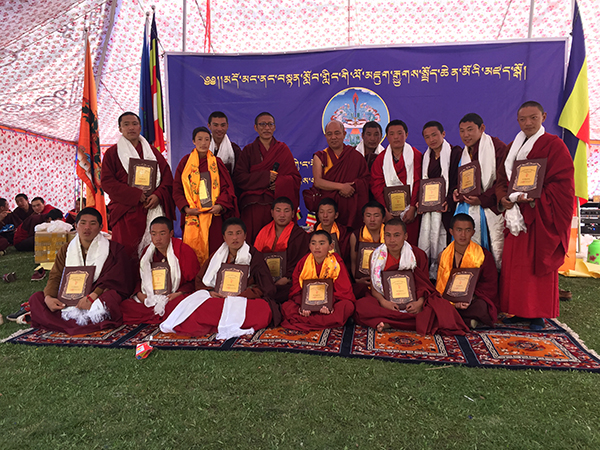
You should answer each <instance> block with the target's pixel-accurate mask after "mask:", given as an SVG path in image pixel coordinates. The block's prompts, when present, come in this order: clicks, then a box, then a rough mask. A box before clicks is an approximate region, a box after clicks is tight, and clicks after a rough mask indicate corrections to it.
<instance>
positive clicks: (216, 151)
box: [208, 111, 242, 194]
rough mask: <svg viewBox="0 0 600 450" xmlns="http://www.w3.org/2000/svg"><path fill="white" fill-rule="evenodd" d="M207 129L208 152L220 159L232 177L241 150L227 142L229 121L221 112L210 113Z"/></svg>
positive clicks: (232, 143)
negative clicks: (208, 135) (208, 139)
mask: <svg viewBox="0 0 600 450" xmlns="http://www.w3.org/2000/svg"><path fill="white" fill-rule="evenodd" d="M208 129H209V130H210V132H211V134H212V140H211V142H210V151H211V152H212V154H213V155H215V156H217V157H219V158H221V161H223V164H225V167H227V171H228V172H229V175H230V176H232V177H233V169H234V168H235V162H236V161H237V160H238V159H239V157H240V155H241V153H242V149H241V148H240V146H239V145H237V144H236V143H235V142H231V141H230V140H229V136H228V135H227V130H228V129H229V120H228V119H227V116H226V115H225V113H223V112H221V111H213V112H211V113H210V115H209V116H208ZM236 194H237V193H236Z"/></svg>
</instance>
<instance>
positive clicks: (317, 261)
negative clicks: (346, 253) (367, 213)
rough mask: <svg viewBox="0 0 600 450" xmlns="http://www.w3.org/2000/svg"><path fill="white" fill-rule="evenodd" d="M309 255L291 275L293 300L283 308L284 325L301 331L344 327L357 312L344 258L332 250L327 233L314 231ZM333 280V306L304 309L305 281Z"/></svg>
mask: <svg viewBox="0 0 600 450" xmlns="http://www.w3.org/2000/svg"><path fill="white" fill-rule="evenodd" d="M309 247H310V253H309V254H308V255H306V256H305V257H304V258H302V259H301V260H300V262H299V263H298V265H297V266H296V269H295V270H294V274H293V275H292V278H293V282H292V290H291V291H290V299H289V300H288V301H287V302H285V303H284V304H283V305H281V312H282V314H283V321H282V322H281V326H282V327H284V328H290V329H292V330H298V331H312V330H323V329H325V328H336V327H343V326H344V325H345V324H346V321H347V320H348V318H349V317H350V316H351V315H352V313H353V312H354V301H355V298H354V294H353V293H352V284H351V282H350V277H349V276H348V271H347V270H346V266H345V265H344V263H343V261H342V258H340V256H339V255H338V254H337V253H335V252H334V251H333V240H332V239H331V235H330V234H329V233H327V231H324V230H319V231H315V232H314V233H313V234H312V235H311V237H310V245H309ZM317 278H318V279H325V278H330V279H332V280H333V306H332V309H329V308H327V306H323V307H321V309H320V310H319V311H314V312H311V311H309V310H304V309H302V287H303V285H304V281H305V280H312V279H317Z"/></svg>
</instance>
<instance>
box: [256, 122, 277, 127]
mask: <svg viewBox="0 0 600 450" xmlns="http://www.w3.org/2000/svg"><path fill="white" fill-rule="evenodd" d="M257 125H258V126H259V127H261V128H267V127H269V128H272V127H274V126H275V122H260V123H258V124H257Z"/></svg>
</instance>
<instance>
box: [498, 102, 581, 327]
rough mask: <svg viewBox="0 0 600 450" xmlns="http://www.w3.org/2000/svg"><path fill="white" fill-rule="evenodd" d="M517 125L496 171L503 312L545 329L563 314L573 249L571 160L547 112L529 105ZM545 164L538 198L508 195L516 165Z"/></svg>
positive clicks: (521, 108) (522, 108) (535, 103)
mask: <svg viewBox="0 0 600 450" xmlns="http://www.w3.org/2000/svg"><path fill="white" fill-rule="evenodd" d="M517 120H518V122H519V127H521V131H520V132H519V134H517V136H516V137H515V140H514V141H513V142H512V144H510V146H509V148H510V150H509V152H508V155H507V157H506V161H505V162H504V163H503V164H502V165H501V166H500V168H499V170H498V183H497V186H496V196H497V198H498V199H500V203H501V208H502V209H505V210H506V211H505V212H504V218H505V221H506V230H505V232H504V234H505V236H506V238H505V239H506V240H505V246H504V252H503V254H502V273H501V275H500V306H501V308H502V311H504V312H507V313H509V314H514V315H515V317H513V318H511V319H508V321H509V322H511V323H514V322H520V321H526V322H529V323H530V328H532V329H535V330H537V329H542V328H543V327H544V321H543V318H553V317H557V316H558V314H559V293H558V268H559V267H560V266H561V265H562V264H563V262H564V258H565V255H566V253H567V249H568V247H569V233H570V228H571V217H572V212H573V204H574V196H575V188H574V181H573V160H572V159H571V155H570V154H569V150H568V149H567V147H566V145H565V144H564V142H563V141H562V140H561V139H560V138H558V137H557V136H554V135H553V134H549V133H546V130H545V129H544V126H543V125H542V123H543V122H544V121H545V120H546V113H545V112H544V108H543V107H542V105H540V104H539V103H538V102H533V101H529V102H525V103H523V105H521V107H520V108H519V111H518V113H517ZM541 158H543V159H546V176H545V177H544V184H543V185H542V193H541V197H540V198H536V199H532V198H529V197H528V196H527V194H526V193H524V192H515V193H513V194H510V195H507V194H508V182H509V180H510V178H511V175H512V172H513V167H514V164H515V162H516V161H521V160H527V159H541Z"/></svg>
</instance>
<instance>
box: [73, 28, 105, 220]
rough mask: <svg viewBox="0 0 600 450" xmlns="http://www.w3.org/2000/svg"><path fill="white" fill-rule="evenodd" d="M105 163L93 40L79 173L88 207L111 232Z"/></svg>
mask: <svg viewBox="0 0 600 450" xmlns="http://www.w3.org/2000/svg"><path fill="white" fill-rule="evenodd" d="M101 169H102V163H101V159H100V139H99V137H98V104H97V100H96V81H95V80H94V71H93V70H92V59H91V57H90V43H89V41H88V39H87V38H86V43H85V78H84V80H83V100H82V102H81V123H80V125H79V142H78V147H77V175H78V176H79V178H81V180H82V181H83V182H84V183H85V185H86V198H87V203H86V205H87V206H92V207H94V208H96V209H97V210H98V211H99V212H100V214H101V215H102V230H103V231H108V220H107V218H106V204H105V203H104V191H102V186H101V185H100V173H101Z"/></svg>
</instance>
